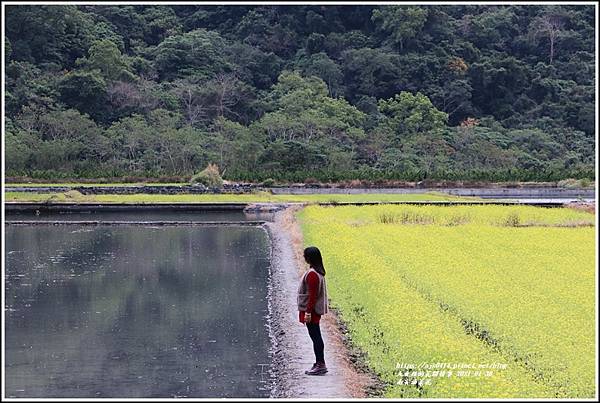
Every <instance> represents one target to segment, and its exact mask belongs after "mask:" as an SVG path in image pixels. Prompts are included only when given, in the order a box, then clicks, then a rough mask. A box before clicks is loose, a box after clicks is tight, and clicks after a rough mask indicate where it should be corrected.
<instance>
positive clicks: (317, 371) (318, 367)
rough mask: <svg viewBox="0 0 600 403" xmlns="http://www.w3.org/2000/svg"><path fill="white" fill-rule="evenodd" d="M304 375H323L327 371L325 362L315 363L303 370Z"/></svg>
mask: <svg viewBox="0 0 600 403" xmlns="http://www.w3.org/2000/svg"><path fill="white" fill-rule="evenodd" d="M304 373H305V374H306V375H324V374H325V373H327V367H326V366H325V363H317V364H315V365H314V366H313V367H312V368H311V369H309V370H308V371H304Z"/></svg>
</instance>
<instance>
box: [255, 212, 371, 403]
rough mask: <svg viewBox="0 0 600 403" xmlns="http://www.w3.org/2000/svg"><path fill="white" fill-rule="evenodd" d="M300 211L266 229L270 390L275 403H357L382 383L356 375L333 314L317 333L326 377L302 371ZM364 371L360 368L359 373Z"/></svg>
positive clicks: (306, 353)
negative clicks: (332, 401) (327, 401)
mask: <svg viewBox="0 0 600 403" xmlns="http://www.w3.org/2000/svg"><path fill="white" fill-rule="evenodd" d="M299 208H301V207H299V206H293V207H289V208H288V209H286V210H284V211H282V212H279V213H277V214H276V216H275V220H274V222H268V223H266V224H265V227H266V229H267V231H268V233H269V235H270V238H271V275H270V284H269V311H270V315H271V321H270V322H271V329H270V333H271V337H272V351H271V356H272V361H273V365H272V382H273V385H272V391H271V397H275V398H361V397H368V395H367V392H369V395H372V391H373V390H378V387H379V388H380V386H381V385H380V384H379V383H378V382H377V380H376V379H375V378H374V377H373V376H372V375H370V374H368V373H366V372H361V371H360V370H358V365H355V364H353V361H356V362H357V363H358V361H357V359H356V353H355V352H350V351H349V349H348V347H347V344H346V343H347V338H346V337H345V336H344V335H343V334H342V331H341V330H340V329H341V326H342V325H341V324H340V323H339V321H338V319H337V317H336V316H335V312H334V311H333V310H332V311H331V312H330V313H328V314H326V315H324V316H323V318H322V319H321V332H322V335H323V341H324V343H325V361H326V362H327V367H328V369H329V372H328V373H327V374H326V375H324V376H309V375H305V374H304V370H306V369H308V368H310V367H311V365H312V363H313V362H314V353H313V350H312V342H311V340H310V338H309V336H308V332H307V330H306V327H305V325H303V324H301V323H300V322H299V321H298V311H297V307H296V290H297V287H298V281H299V279H300V275H301V274H302V273H303V272H304V270H305V269H306V267H305V265H304V264H301V261H300V259H299V258H300V257H301V251H302V235H301V233H300V230H299V228H298V225H297V224H296V222H295V220H294V216H293V214H294V212H295V211H297V210H298V209H299ZM363 371H364V369H363Z"/></svg>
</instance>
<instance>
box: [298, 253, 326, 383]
mask: <svg viewBox="0 0 600 403" xmlns="http://www.w3.org/2000/svg"><path fill="white" fill-rule="evenodd" d="M304 260H305V261H306V263H308V264H309V265H310V269H308V270H307V271H306V272H305V273H304V275H303V276H302V280H301V281H300V286H299V287H298V311H300V322H301V323H304V324H306V327H307V329H308V334H309V336H310V338H311V340H312V342H313V350H314V352H315V358H316V362H315V363H314V364H313V366H312V368H311V369H309V370H306V371H304V373H305V374H307V375H323V374H325V373H326V372H327V367H326V366H325V357H324V355H323V350H324V344H323V338H322V337H321V328H320V327H319V320H320V319H321V315H323V314H325V313H327V312H328V306H327V284H326V283H325V268H324V267H323V259H322V257H321V252H320V251H319V249H318V248H316V247H314V246H309V247H308V248H306V249H304Z"/></svg>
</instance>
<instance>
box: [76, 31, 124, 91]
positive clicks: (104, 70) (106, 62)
mask: <svg viewBox="0 0 600 403" xmlns="http://www.w3.org/2000/svg"><path fill="white" fill-rule="evenodd" d="M88 54H89V56H88V58H87V59H85V58H82V59H79V60H78V64H79V65H83V66H85V67H86V68H87V69H88V70H98V71H100V73H101V74H102V77H104V79H105V80H107V81H115V80H124V79H125V80H132V79H133V75H132V74H131V73H130V72H129V67H128V66H127V63H126V62H125V60H124V58H123V56H122V55H121V52H120V51H119V48H118V47H117V45H116V44H115V43H114V42H112V41H110V40H108V39H103V40H100V41H95V42H94V43H93V44H92V46H91V47H90V49H89V51H88Z"/></svg>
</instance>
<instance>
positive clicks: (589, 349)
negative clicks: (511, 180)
mask: <svg viewBox="0 0 600 403" xmlns="http://www.w3.org/2000/svg"><path fill="white" fill-rule="evenodd" d="M298 219H299V221H300V224H301V227H302V231H303V233H304V242H305V244H306V245H315V246H318V247H319V248H320V249H321V252H322V254H323V259H324V263H325V267H326V269H327V284H328V291H329V296H330V299H331V303H332V305H333V306H335V307H336V308H337V309H338V310H339V312H340V315H341V317H342V319H343V320H344V321H345V322H346V324H347V326H348V328H349V332H350V337H351V339H352V340H353V342H354V343H355V344H356V345H357V346H358V347H360V348H361V349H362V350H363V351H365V352H366V354H367V358H366V359H367V363H368V365H369V366H370V367H371V368H372V369H373V370H374V371H376V372H377V373H378V374H379V375H380V377H381V378H382V379H383V380H384V381H386V382H387V384H388V387H387V389H386V397H438V398H439V397H459V398H467V397H477V398H494V397H496V398H517V397H523V398H545V397H546V398H547V397H550V398H553V397H559V398H562V397H581V398H591V397H594V391H595V378H596V373H595V354H596V351H595V348H596V347H595V346H596V343H595V328H596V325H595V311H594V309H595V228H594V226H593V225H594V222H595V220H594V216H593V215H592V214H589V213H586V212H581V211H575V210H571V209H565V208H540V207H530V206H408V205H403V206H398V205H396V206H392V205H380V206H336V207H319V206H308V207H306V208H304V209H303V210H302V211H301V212H300V213H299V214H298ZM436 363H447V364H448V365H452V364H453V363H454V364H455V365H457V364H458V365H467V364H469V365H473V367H475V368H467V369H461V368H455V369H452V370H451V371H452V373H451V374H450V376H448V374H447V372H448V369H446V373H445V374H444V376H440V373H439V369H438V373H437V374H436V375H433V371H434V370H435V369H433V370H430V371H429V372H428V373H427V370H426V369H424V367H423V369H419V368H416V369H415V370H414V373H412V374H411V373H410V371H407V370H406V369H403V368H402V367H403V366H404V365H405V364H413V365H415V366H417V367H418V366H419V365H423V364H427V365H434V364H436ZM495 364H505V365H506V367H505V368H504V369H502V368H501V367H502V366H501V365H500V366H497V367H494V368H491V367H492V366H494V365H495ZM486 366H488V367H487V368H486ZM480 367H481V368H480ZM461 370H465V371H466V370H470V371H471V373H468V374H465V373H464V372H463V373H462V375H460V374H459V371H461ZM418 371H421V373H418ZM474 371H479V372H480V373H479V374H475V373H474ZM426 379H428V380H429V381H427V382H426V381H425V380H426ZM415 380H417V383H416V384H414V383H413V382H414V381H415ZM419 380H420V381H421V382H419Z"/></svg>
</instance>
